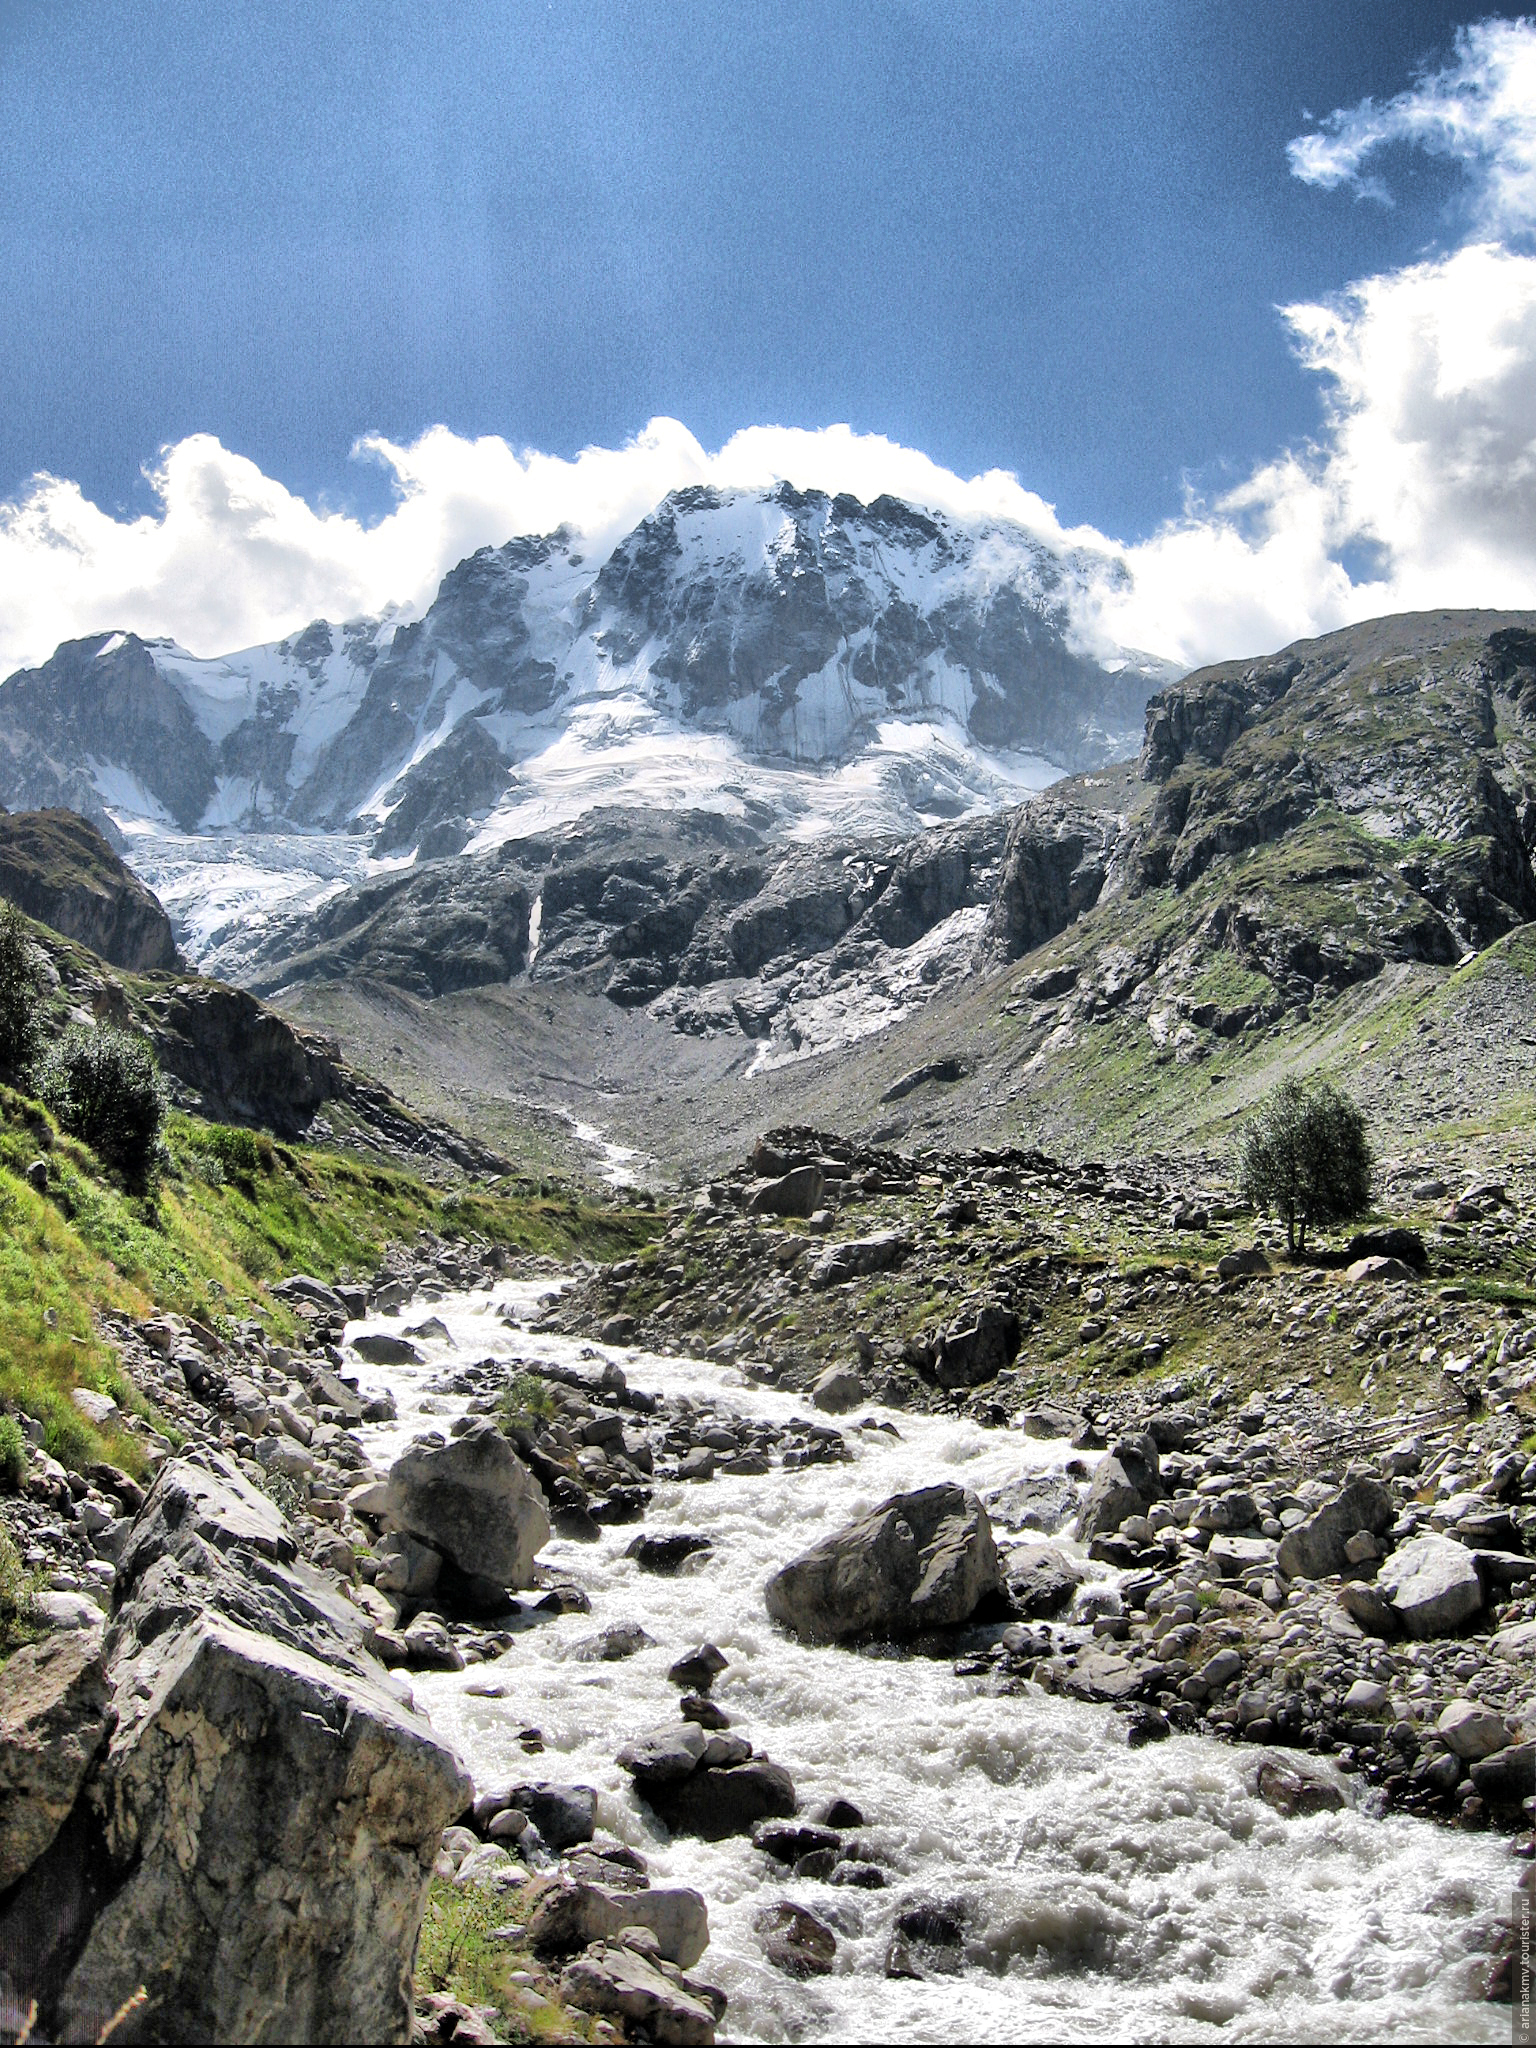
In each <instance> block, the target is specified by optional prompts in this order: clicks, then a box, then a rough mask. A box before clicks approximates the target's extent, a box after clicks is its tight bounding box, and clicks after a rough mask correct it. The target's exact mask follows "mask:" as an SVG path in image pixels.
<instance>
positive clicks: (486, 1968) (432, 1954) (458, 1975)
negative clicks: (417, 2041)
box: [416, 1878, 592, 2041]
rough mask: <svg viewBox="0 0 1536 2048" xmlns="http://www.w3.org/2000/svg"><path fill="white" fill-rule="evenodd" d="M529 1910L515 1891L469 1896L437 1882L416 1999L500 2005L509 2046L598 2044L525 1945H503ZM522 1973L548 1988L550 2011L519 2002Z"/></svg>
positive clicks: (469, 1890) (585, 2019)
mask: <svg viewBox="0 0 1536 2048" xmlns="http://www.w3.org/2000/svg"><path fill="white" fill-rule="evenodd" d="M526 1910H527V1908H526V1907H525V1906H524V1905H523V1904H522V1902H521V1896H520V1894H519V1893H518V1892H516V1891H514V1890H507V1891H501V1890H496V1891H493V1890H491V1889H489V1888H485V1889H482V1888H480V1887H476V1886H467V1887H465V1889H463V1890H462V1891H461V1890H460V1889H459V1888H458V1887H457V1886H455V1885H452V1884H447V1883H445V1882H444V1881H443V1879H441V1878H434V1879H433V1881H432V1889H431V1891H430V1892H429V1894H428V1896H427V1912H426V1918H425V1919H424V1920H423V1922H422V1927H421V1946H420V1948H419V1949H418V1951H417V1955H416V1995H417V1997H418V1998H420V1997H421V1995H422V1994H423V1993H424V1992H429V1991H438V1992H446V1993H447V1994H448V1996H449V1997H451V1998H457V1999H460V2000H462V2001H463V2003H464V2004H465V2005H482V2006H494V2007H495V2008H496V2010H497V2014H498V2020H497V2023H496V2027H495V2031H496V2032H497V2033H498V2034H499V2035H500V2037H501V2039H502V2040H504V2041H570V2040H579V2041H585V2040H590V2038H591V2031H592V2021H591V2019H590V2017H589V2015H588V2014H586V2013H584V2012H578V2011H577V2010H575V2008H573V2007H570V2006H566V2005H562V2004H561V2003H560V1999H559V1994H558V1991H557V1990H556V1987H555V1984H554V1982H553V1980H552V1979H551V1978H549V1977H548V1975H547V1973H546V1972H545V1971H544V1970H543V1969H542V1968H541V1967H540V1966H539V1964H538V1962H537V1961H536V1959H535V1958H534V1957H533V1956H532V1955H530V1953H529V1951H528V1950H527V1948H526V1947H525V1946H523V1945H522V1944H521V1943H517V1942H511V1941H505V1940H498V1939H497V1938H496V1930H497V1929H498V1928H500V1927H503V1926H506V1925H508V1924H509V1923H515V1922H517V1921H518V1920H520V1919H521V1918H522V1917H523V1916H524V1914H525V1913H526ZM514 1971H516V1972H518V1973H520V1974H523V1973H526V1974H528V1975H531V1976H533V1977H534V1978H535V1979H536V1980H539V1981H541V1983H542V1986H543V1989H544V1990H545V1991H547V1992H548V1994H549V1995H548V1996H547V1997H546V1998H545V2001H544V2003H543V2004H542V2005H539V2006H534V2007H524V2006H522V2005H521V2004H520V2003H519V2002H518V1999H517V1995H516V1994H517V1991H518V1989H519V1987H518V1986H516V1985H514V1984H513V1982H512V1973H513V1972H514Z"/></svg>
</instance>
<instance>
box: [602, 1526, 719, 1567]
mask: <svg viewBox="0 0 1536 2048" xmlns="http://www.w3.org/2000/svg"><path fill="white" fill-rule="evenodd" d="M713 1549H714V1545H713V1544H712V1543H711V1542H710V1540H709V1538H708V1537H707V1536H696V1535H694V1534H692V1533H690V1532H689V1531H687V1530H670V1531H668V1532H667V1533H665V1534H661V1535H651V1536H637V1537H636V1538H635V1540H634V1542H633V1543H631V1544H630V1546H629V1548H628V1549H627V1550H626V1551H625V1552H624V1555H625V1556H626V1557H632V1558H633V1559H634V1560H635V1562H636V1564H638V1565H639V1567H640V1569H641V1571H643V1572H655V1573H658V1574H659V1575H660V1576H661V1577H663V1578H670V1577H671V1576H672V1575H673V1574H674V1573H676V1572H679V1571H681V1570H682V1568H683V1566H684V1565H685V1564H686V1563H687V1562H688V1560H689V1558H690V1557H704V1556H707V1555H708V1553H709V1552H710V1551H711V1550H713Z"/></svg>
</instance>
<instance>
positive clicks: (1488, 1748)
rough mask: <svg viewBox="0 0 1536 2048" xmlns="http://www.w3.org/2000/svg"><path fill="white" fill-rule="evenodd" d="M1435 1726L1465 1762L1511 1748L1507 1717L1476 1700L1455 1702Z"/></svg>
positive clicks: (1448, 1744)
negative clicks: (1479, 1703) (1480, 1704)
mask: <svg viewBox="0 0 1536 2048" xmlns="http://www.w3.org/2000/svg"><path fill="white" fill-rule="evenodd" d="M1435 1727H1436V1729H1437V1730H1438V1731H1439V1734H1440V1736H1441V1738H1442V1739H1443V1741H1444V1743H1445V1746H1446V1748H1447V1749H1449V1750H1450V1751H1451V1753H1452V1755H1453V1756H1459V1757H1460V1758H1461V1760H1462V1761H1463V1763H1476V1762H1477V1760H1478V1759H1479V1758H1480V1757H1485V1756H1492V1755H1493V1754H1494V1752H1495V1750H1500V1749H1507V1748H1508V1747H1509V1744H1510V1740H1511V1730H1510V1727H1509V1724H1508V1722H1507V1721H1506V1720H1505V1719H1504V1717H1503V1715H1502V1714H1496V1713H1494V1711H1493V1709H1492V1708H1491V1707H1484V1706H1479V1705H1478V1703H1477V1702H1476V1701H1475V1700H1452V1701H1451V1703H1450V1705H1449V1706H1448V1707H1446V1709H1445V1710H1444V1712H1443V1713H1442V1714H1441V1716H1440V1718H1439V1720H1438V1721H1436V1723H1435ZM1533 1789H1536V1788H1533Z"/></svg>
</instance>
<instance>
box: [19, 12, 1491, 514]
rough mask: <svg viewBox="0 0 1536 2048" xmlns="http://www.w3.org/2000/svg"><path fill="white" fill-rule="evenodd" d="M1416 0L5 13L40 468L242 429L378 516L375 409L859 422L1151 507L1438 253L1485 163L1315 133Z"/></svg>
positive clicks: (1386, 78) (1369, 77) (595, 435)
mask: <svg viewBox="0 0 1536 2048" xmlns="http://www.w3.org/2000/svg"><path fill="white" fill-rule="evenodd" d="M1459 18H1461V17H1459V16H1458V15H1457V14H1456V12H1455V11H1454V10H1451V9H1447V8H1446V7H1444V6H1435V5H1412V4H1404V0H1374V4H1373V0H1354V4H1349V0H1342V4H1341V0H1321V4H1316V0H1307V4H1296V0H1266V4H1264V5H1262V6H1260V5H1257V4H1236V5H1234V4H1233V0H1214V4H1188V0H1183V4H1180V0H1169V4H1157V5H1148V4H1147V0H1130V4H1124V0H1032V4H1031V0H1025V4H1012V5H987V4H978V0H933V4H927V0H923V4H906V5H903V4H892V0H878V4H867V0H835V4H823V0H814V4H798V5H797V4H784V0H779V4H775V5H773V6H771V7H762V6H756V5H751V4H747V5H733V6H730V7H720V6H707V7H699V6H689V5H681V6H679V5H675V4H671V5H667V6H634V5H625V4H615V0H601V4H597V5H582V4H571V0H562V4H561V5H559V6H550V5H546V4H543V0H539V4H535V5H520V4H505V0H503V4H497V5H484V4H474V0H470V4H455V5H454V6H453V7H451V8H436V9H430V10H428V9H424V8H421V7H417V6H412V7H401V6H392V5H388V4H379V0H366V4H363V5H357V4H354V0H329V4H328V5H327V6H325V7H323V8H315V7H312V6H304V7H292V6H273V5H261V4H254V5H248V6H244V7H242V8H240V9H232V8H210V7H209V6H208V5H207V4H206V0H199V4H196V5H194V6H181V5H177V4H172V0H156V4H154V5H152V6H149V7H142V8H136V9H127V8H123V7H121V6H120V5H115V4H114V5H109V6H99V5H89V4H71V0H42V4H36V5H19V6H11V7H9V8H7V9H6V10H5V14H4V20H5V29H4V56H3V62H0V194H3V197H0V266H3V274H4V276H5V278H6V290H5V292H4V294H3V295H0V346H3V351H4V359H5V361H6V363H7V364H8V366H9V369H8V374H7V383H8V386H9V391H10V397H9V399H8V401H7V404H6V406H5V407H4V409H3V415H0V493H4V494H7V495H8V494H11V493H13V492H14V491H15V490H16V489H17V488H18V487H19V486H20V485H21V484H22V483H23V482H24V480H25V479H26V478H27V477H29V476H30V475H31V474H32V473H33V472H34V471H35V470H38V469H47V470H50V471H52V472H53V473H55V474H57V475H63V476H69V477H73V478H75V479H77V480H78V481H79V482H80V483H81V484H82V486H83V487H84V488H85V489H86V491H87V492H88V493H89V494H90V495H91V496H92V497H94V498H97V499H99V500H100V501H101V502H103V503H105V504H110V505H118V504H124V505H127V504H135V503H139V502H141V501H142V497H143V486H142V484H141V483H140V480H139V469H140V466H141V464H143V463H144V462H145V461H146V460H147V459H148V458H150V457H151V456H152V455H153V453H154V451H155V450H156V449H157V448H158V447H159V446H160V444H161V443H162V442H166V441H173V440H176V439H178V438H180V437H181V436H182V435H185V434H189V433H193V432H208V433H213V434H216V435H218V437H219V438H220V439H221V441H223V442H224V444H225V445H226V446H228V447H231V448H235V449H238V450H240V451H241V452H242V453H244V454H246V455H248V456H250V457H251V458H252V459H253V460H255V461H256V462H257V463H259V464H260V465H261V467H262V468H263V469H264V470H266V471H267V472H268V473H270V474H273V475H276V476H280V477H282V478H283V479H284V480H285V481H286V482H287V483H288V484H289V485H290V486H291V487H292V488H294V489H296V490H299V491H302V492H303V493H304V494H305V495H306V496H309V497H311V498H317V497H319V496H321V495H324V496H325V497H326V498H327V500H328V501H329V502H332V503H349V502H351V503H356V504H358V505H359V506H360V507H368V506H369V499H370V495H371V493H372V492H374V491H377V490H379V489H380V485H379V483H378V482H377V481H375V479H374V476H373V473H371V472H368V471H361V472H360V471H359V470H358V469H357V468H356V467H355V466H353V465H349V463H348V461H347V454H348V450H349V448H350V447H351V444H352V443H353V441H354V440H355V439H356V437H357V436H358V435H360V434H363V433H368V432H381V433H384V434H387V435H389V436H390V437H392V438H394V439H401V440H403V439H407V438H409V437H411V436H412V435H414V434H416V433H418V432H419V431H420V430H421V429H422V428H424V427H426V426H429V425H431V424H433V423H435V422H439V421H441V422H443V423H445V424H447V425H449V426H451V427H453V428H454V429H455V430H456V431H458V432H459V433H462V434H484V433H496V434H501V435H504V436H506V437H507V438H508V439H509V440H510V441H512V442H513V443H514V444H515V445H519V446H521V445H532V446H534V447H538V448H541V449H545V450H549V451H551V452H555V453H564V454H574V453H575V452H576V451H577V449H579V448H580V447H582V446H584V445H586V444H587V443H589V442H594V441H596V442H602V443H606V444H612V443H615V442H617V441H619V440H621V439H622V438H623V437H624V436H625V435H627V434H630V433H633V432H634V431H635V430H636V429H638V428H639V427H641V426H643V425H644V423H645V422H646V421H647V420H648V419H650V418H651V417H652V416H653V415H655V414H668V415H671V416H673V417H675V418H677V419H680V420H682V421H683V422H684V423H685V424H686V425H687V426H688V427H689V428H690V429H691V430H692V431H693V432H694V433H695V434H696V435H698V436H699V438H700V439H701V440H702V441H703V442H705V443H706V444H707V445H709V446H718V445H719V444H720V443H721V442H722V441H724V440H725V439H726V438H727V437H728V436H729V435H730V434H731V433H732V432H733V431H735V430H736V429H737V428H739V427H742V426H747V425H751V424H755V423H760V422H773V423H776V424H784V425H794V426H821V425H826V424H829V423H831V422H833V421H842V420H846V421H848V422H850V423H851V424H852V425H853V426H855V427H856V428H859V429H862V430H866V431H873V432H879V433H883V434H887V435H890V436H892V437H893V438H895V439H897V440H900V441H902V442H904V443H907V444H909V445H913V446H916V447H920V448H922V449H923V450H924V451H925V452H927V453H928V454H930V455H931V456H933V457H934V459H935V460H936V461H938V462H941V463H943V464H944V465H946V466H947V467H950V468H952V469H955V470H958V471H961V472H963V473H969V472H971V471H974V470H977V469H982V468H986V467H990V466H992V465H999V466H1002V467H1004V468H1008V469H1012V470H1015V471H1016V472H1017V473H1018V474H1019V475H1020V476H1021V477H1022V478H1023V479H1024V480H1025V481H1026V482H1027V483H1028V484H1029V485H1030V486H1031V487H1032V488H1034V489H1035V490H1038V491H1039V492H1041V493H1042V495H1043V496H1045V497H1046V498H1048V499H1050V500H1052V501H1053V502H1055V503H1056V505H1057V506H1058V509H1059V510H1060V511H1061V513H1062V515H1063V517H1064V518H1066V519H1068V520H1069V521H1082V520H1091V521H1092V522H1093V523H1094V524H1096V525H1098V526H1100V527H1102V528H1104V529H1105V530H1107V531H1111V532H1114V533H1116V534H1118V535H1120V536H1121V537H1123V538H1125V539H1128V540H1131V539H1136V538H1139V537H1140V536H1141V535H1143V534H1144V533H1146V532H1147V531H1148V530H1149V529H1150V528H1151V527H1152V526H1153V525H1154V524H1155V523H1156V522H1157V521H1158V520H1160V519H1162V518H1164V517H1166V516H1167V515H1168V514H1169V513H1170V512H1172V511H1173V510H1175V509H1176V507H1177V504H1178V502H1179V493H1180V486H1181V479H1182V478H1183V476H1184V475H1185V473H1186V472H1189V473H1192V474H1193V475H1194V476H1195V477H1196V478H1197V479H1199V480H1200V481H1201V482H1209V481H1212V480H1216V481H1219V480H1221V479H1222V478H1224V477H1229V476H1231V475H1233V474H1236V473H1238V472H1241V471H1244V470H1246V469H1247V468H1248V467H1249V466H1250V464H1251V463H1252V462H1253V461H1255V460H1257V459H1259V458H1261V457H1262V456H1264V455H1267V454H1268V453H1270V452H1271V451H1272V450H1273V449H1274V448H1275V447H1276V446H1277V445H1278V444H1280V443H1281V442H1283V441H1285V440H1287V439H1288V438H1291V437H1294V436H1295V435H1297V434H1299V433H1304V432H1306V431H1308V430H1310V429H1312V428H1313V427H1314V426H1315V424H1316V420H1317V416H1318V393H1317V391H1316V389H1315V387H1314V386H1312V385H1311V384H1309V382H1308V381H1307V380H1306V379H1305V378H1304V377H1302V376H1300V375H1298V372H1297V370H1296V367H1295V364H1294V361H1293V360H1292V358H1291V355H1290V351H1289V347H1288V342H1287V337H1286V335H1285V333H1284V331H1283V329H1282V326H1281V323H1280V321H1279V320H1278V318H1277V317H1276V313H1275V310H1274V309H1275V306H1276V304H1277V302H1284V301H1290V300H1294V299H1297V298H1303V297H1305V298H1313V297H1316V296H1319V295H1320V294H1322V293H1325V292H1328V291H1332V290H1335V289H1337V288H1338V287H1340V286H1342V285H1343V284H1345V283H1346V282H1347V281H1348V280H1349V279H1350V278H1352V277H1355V276H1357V275H1359V274H1361V273H1362V272H1365V271H1375V270H1379V269H1382V268H1384V267H1387V266H1389V265H1391V264H1395V263H1399V262H1402V261H1404V260H1406V259H1407V258H1408V257H1409V256H1411V255H1412V254H1413V253H1415V252H1416V251H1418V250H1419V249H1420V248H1421V247H1422V246H1423V245H1425V244H1426V243H1427V242H1429V241H1431V240H1433V239H1434V238H1435V236H1436V235H1437V234H1439V233H1443V230H1444V218H1443V216H1444V210H1445V205H1446V199H1447V177H1446V175H1445V174H1444V173H1443V172H1438V173H1437V168H1436V167H1435V166H1433V165H1431V164H1422V165H1420V166H1418V167H1416V169H1415V172H1414V174H1413V175H1411V176H1408V177H1405V178H1404V179H1403V180H1402V182H1401V186H1400V189H1399V190H1398V191H1397V193H1396V195H1395V196H1396V200H1397V203H1396V205H1395V206H1394V207H1392V208H1390V209H1387V208H1383V207H1381V206H1374V205H1369V204H1364V205H1362V204H1361V203H1359V202H1358V200H1356V199H1354V198H1353V197H1351V196H1349V195H1347V194H1343V193H1337V194H1333V195H1330V196H1328V197H1322V196H1320V195H1319V194H1317V193H1316V192H1312V191H1309V190H1307V189H1306V188H1305V187H1303V186H1301V185H1299V184H1298V183H1297V182H1296V180H1295V179H1293V178H1292V177H1290V176H1289V174H1288V170H1287V164H1286V156H1285V146H1286V142H1287V140H1288V139H1289V138H1290V137H1291V136H1293V135H1295V134H1296V133H1297V132H1298V130H1299V129H1300V128H1301V127H1302V126H1303V125H1304V124H1303V112H1304V110H1305V109H1313V110H1316V111H1319V112H1322V111H1326V110H1327V109H1328V108H1330V107H1334V106H1341V105H1344V104H1346V103H1351V102H1354V101H1356V100H1358V99H1360V98H1361V97H1362V96H1363V95H1365V94H1366V93H1370V92H1375V93H1382V92H1386V93H1391V92H1395V91H1397V90H1398V89H1399V88H1401V87H1402V86H1403V85H1405V84H1406V83H1407V82H1408V80H1409V77H1410V75H1411V73H1412V71H1413V68H1414V66H1415V64H1416V63H1418V62H1419V61H1420V60H1422V59H1423V58H1425V57H1426V56H1433V55H1435V54H1437V53H1443V52H1444V51H1445V49H1446V48H1447V46H1448V45H1449V41H1450V37H1451V33H1452V30H1453V28H1454V25H1455V23H1456V21H1457V20H1458V19H1459Z"/></svg>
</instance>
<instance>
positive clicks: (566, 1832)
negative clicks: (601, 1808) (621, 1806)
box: [508, 1784, 597, 1850]
mask: <svg viewBox="0 0 1536 2048" xmlns="http://www.w3.org/2000/svg"><path fill="white" fill-rule="evenodd" d="M508 1804H509V1805H512V1806H515V1807H517V1808H518V1809H519V1811H520V1812H523V1813H526V1814H527V1816H528V1818H529V1819H530V1820H531V1821H532V1822H533V1824H534V1826H535V1827H536V1828H537V1829H538V1831H539V1833H540V1834H541V1835H542V1836H543V1837H544V1839H545V1841H546V1842H548V1844H549V1846H550V1848H551V1849H555V1850H560V1849H574V1848H575V1847H576V1845H577V1843H578V1842H590V1841H591V1839H592V1836H593V1833H594V1831H595V1829H596V1826H597V1794H596V1793H595V1792H594V1791H593V1789H592V1787H591V1786H590V1785H548V1784H541V1785H516V1786H514V1787H513V1789H512V1791H511V1793H510V1794H509V1795H508Z"/></svg>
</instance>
